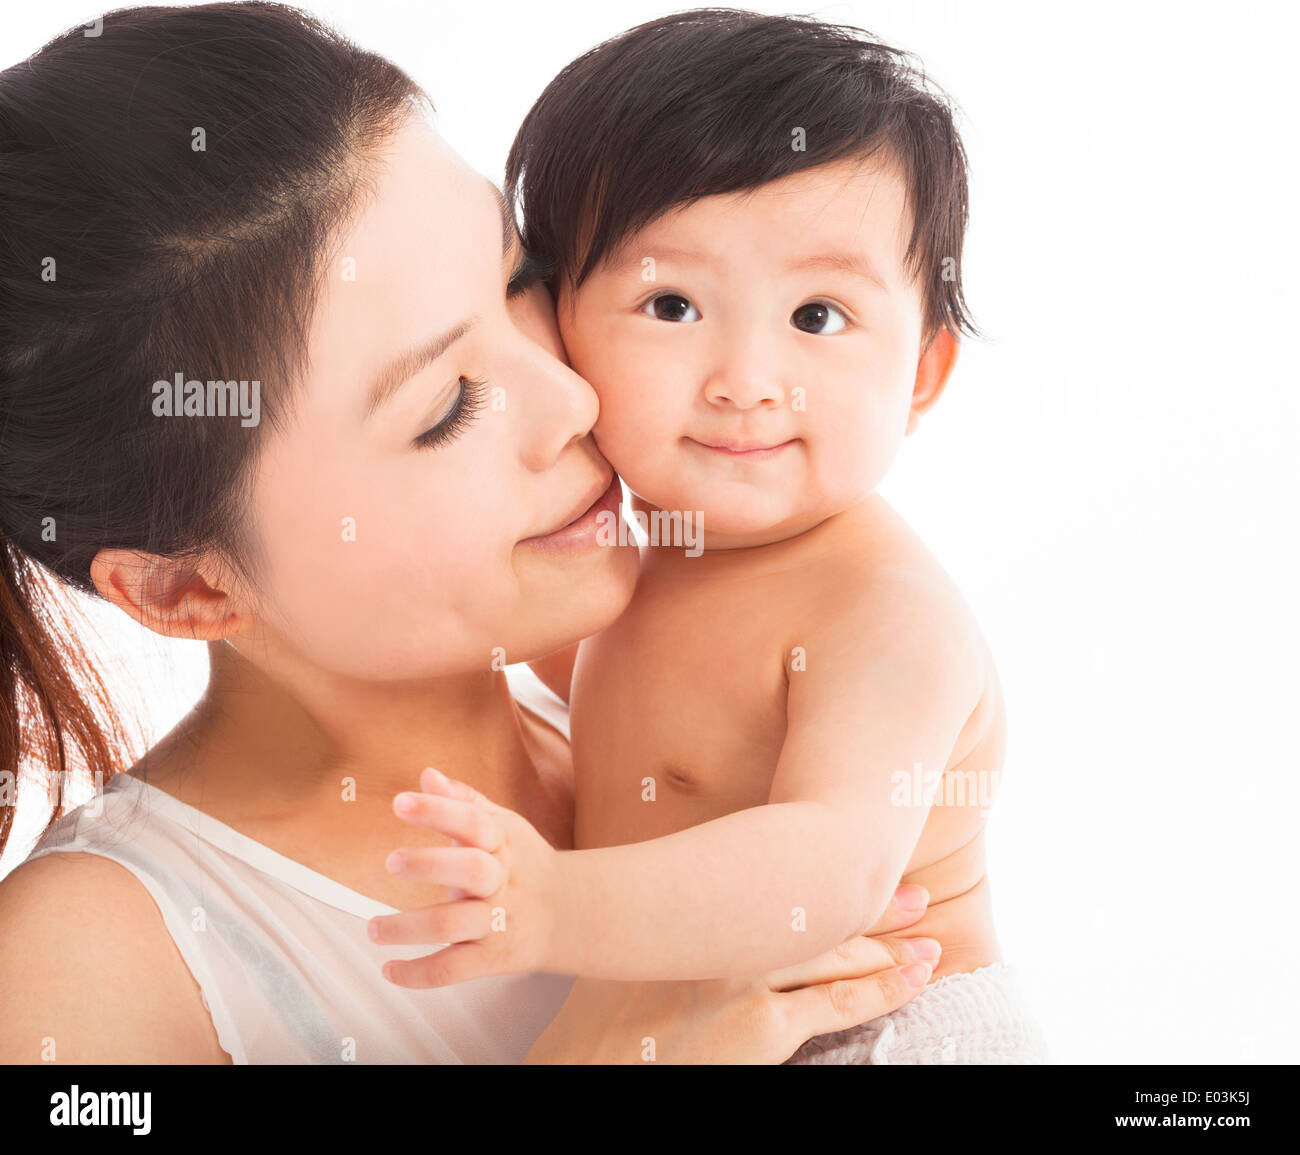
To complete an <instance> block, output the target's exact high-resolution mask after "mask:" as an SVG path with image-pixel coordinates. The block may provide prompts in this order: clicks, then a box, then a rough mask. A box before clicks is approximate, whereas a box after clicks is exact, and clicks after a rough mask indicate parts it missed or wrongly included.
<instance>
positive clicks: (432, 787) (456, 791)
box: [420, 766, 495, 814]
mask: <svg viewBox="0 0 1300 1155" xmlns="http://www.w3.org/2000/svg"><path fill="white" fill-rule="evenodd" d="M420 789H421V790H423V791H425V793H427V794H440V795H442V797H444V798H458V799H460V801H462V802H479V803H482V804H483V806H485V807H486V808H487V811H488V813H489V814H490V813H492V811H493V810H494V809H495V807H494V806H493V804H492V802H491V801H490V800H489V799H488V797H487V795H486V794H480V793H479V792H478V791H477V790H475V789H474V787H473V786H470V785H469V784H468V783H466V782H460V781H458V780H457V779H455V778H448V777H447V775H446V774H444V773H443V772H442V771H441V770H435V769H434V768H433V767H432V766H426V767H425V768H424V769H423V770H421V771H420Z"/></svg>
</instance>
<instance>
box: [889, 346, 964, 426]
mask: <svg viewBox="0 0 1300 1155" xmlns="http://www.w3.org/2000/svg"><path fill="white" fill-rule="evenodd" d="M960 350H961V342H959V341H958V340H957V338H956V337H954V336H953V335H952V333H950V332H949V331H948V330H947V329H940V330H939V331H938V332H937V333H936V334H935V335H934V337H933V338H931V340H930V344H929V345H927V346H926V348H925V352H924V353H922V354H921V359H920V361H918V362H917V365H916V382H915V384H913V386H912V410H911V412H910V413H908V415H907V429H906V430H905V431H904V434H903V435H904V436H905V437H906V436H909V435H910V434H912V433H915V432H916V430H917V427H918V426H919V425H920V424H921V414H922V413H924V412H925V411H926V410H927V409H929V408H930V407H931V406H932V405H933V404H934V403H935V402H936V401H938V400H939V396H940V395H941V394H942V393H943V389H944V386H945V385H947V384H948V377H949V375H950V374H951V373H952V370H953V366H955V365H956V364H957V354H958V352H960Z"/></svg>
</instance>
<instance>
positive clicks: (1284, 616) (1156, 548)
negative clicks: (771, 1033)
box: [0, 0, 1300, 1063]
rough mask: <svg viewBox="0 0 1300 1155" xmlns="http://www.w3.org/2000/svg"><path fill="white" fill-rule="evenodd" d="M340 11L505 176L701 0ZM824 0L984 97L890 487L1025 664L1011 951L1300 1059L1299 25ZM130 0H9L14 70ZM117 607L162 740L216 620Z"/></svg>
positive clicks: (486, 166)
mask: <svg viewBox="0 0 1300 1155" xmlns="http://www.w3.org/2000/svg"><path fill="white" fill-rule="evenodd" d="M304 6H305V7H310V8H312V9H313V10H314V11H316V12H318V13H319V14H321V15H323V16H325V17H326V18H327V19H329V20H330V21H332V22H333V23H335V24H336V25H337V26H338V27H339V28H341V29H342V30H343V31H344V32H346V33H347V34H349V35H350V36H352V38H353V39H355V40H357V41H358V42H360V43H361V44H362V45H364V46H366V47H369V48H372V49H375V50H377V51H379V52H381V53H384V54H385V55H387V56H389V57H390V58H391V59H393V60H394V61H396V62H397V63H399V64H400V65H402V66H403V67H404V68H405V69H406V70H407V71H409V72H410V73H411V74H412V75H413V76H414V77H415V78H416V80H417V81H419V82H420V83H421V84H422V85H423V86H424V87H425V88H426V89H427V90H428V91H429V92H430V94H431V95H432V96H433V98H434V101H435V103H436V104H437V106H438V108H439V111H440V117H441V124H442V127H443V130H444V132H445V134H446V135H447V137H448V138H449V139H450V140H451V141H452V143H453V144H454V145H455V146H456V147H457V148H459V149H460V151H461V152H462V153H463V154H464V155H466V156H467V157H468V158H469V159H470V160H471V161H472V162H473V163H474V164H476V165H477V166H478V167H479V168H480V169H481V170H482V171H483V172H485V173H486V174H488V175H489V176H491V177H493V178H494V179H498V178H499V177H500V175H501V170H502V166H503V163H504V159H505V154H506V150H507V148H508V146H509V143H510V140H511V137H512V135H513V132H514V129H515V127H516V126H517V124H518V123H519V120H520V119H521V117H522V116H523V114H524V113H525V111H526V110H527V109H528V107H529V105H530V103H531V102H532V100H533V99H534V98H535V97H536V95H537V94H538V93H539V92H540V90H541V89H542V87H543V86H544V85H545V83H546V82H547V81H548V80H549V79H550V78H551V76H552V75H553V74H554V73H555V72H556V71H557V70H558V69H559V68H560V67H561V66H562V65H564V64H565V63H566V62H567V61H568V60H569V59H571V58H572V57H573V56H575V55H577V54H578V53H579V52H581V51H583V50H585V49H586V48H588V47H590V46H591V45H593V44H594V43H596V42H597V41H598V40H600V39H603V38H604V37H606V36H608V35H611V34H613V33H616V32H618V31H621V30H622V29H624V28H626V27H628V26H630V25H632V24H634V23H638V22H640V21H642V20H644V19H648V18H651V17H654V16H657V15H661V14H663V13H665V12H669V11H672V10H674V8H675V7H676V6H675V5H664V4H657V3H636V2H626V0H614V2H590V3H589V2H577V0H572V2H571V0H549V2H547V3H518V4H507V3H497V2H493V0H476V2H475V3H472V4H446V5H442V4H426V3H393V2H387V3H385V2H379V0H364V2H343V0H339V2H336V3H321V4H309V5H304ZM751 6H752V7H755V8H761V9H762V10H764V11H770V12H780V11H785V10H786V8H785V7H784V5H781V4H763V3H756V4H753V5H751ZM1252 9H1253V10H1252ZM813 11H814V13H815V14H816V15H819V16H821V17H823V18H825V19H830V20H834V21H839V22H845V23H855V24H859V25H861V26H863V27H866V28H868V29H870V30H871V31H873V32H875V33H877V34H878V35H880V36H882V37H883V38H884V39H886V40H888V41H890V42H892V43H894V44H896V45H898V46H901V47H904V48H907V49H910V50H912V51H913V52H915V53H917V54H918V55H919V56H920V57H921V59H922V60H923V61H924V62H925V64H926V67H927V70H928V71H929V73H930V74H931V75H932V76H933V77H934V78H935V79H936V80H937V81H938V82H939V84H941V85H942V86H943V87H944V88H945V89H947V91H949V92H950V93H951V94H952V95H953V96H954V97H955V99H956V100H957V102H958V103H959V105H960V106H961V109H962V110H963V115H964V120H963V123H962V131H963V135H964V138H965V141H966V144H967V147H968V150H969V153H970V156H971V161H972V215H973V221H972V228H971V232H970V236H969V242H968V246H969V247H968V250H967V257H966V261H965V266H964V274H965V278H966V289H967V296H968V300H969V301H970V302H971V305H972V308H973V309H974V311H975V314H976V317H977V319H978V320H979V321H980V322H981V323H982V325H983V326H984V327H985V329H986V330H987V331H988V332H989V333H990V334H991V339H990V340H988V341H986V342H983V343H977V342H969V343H968V344H967V347H966V348H965V349H964V351H963V353H962V357H961V361H960V364H959V366H958V369H957V371H956V373H955V375H954V377H953V380H952V382H951V383H950V385H949V388H948V392H947V394H946V395H945V397H944V399H943V401H942V402H941V403H940V405H939V407H938V408H937V409H936V410H935V411H934V412H933V413H932V414H931V415H930V417H928V418H927V420H926V421H925V422H924V423H923V425H922V428H921V430H920V432H919V433H918V434H917V435H916V436H915V437H914V438H912V439H911V440H910V441H909V442H908V443H907V445H906V446H905V449H904V452H903V456H902V458H901V459H900V461H899V463H898V465H897V466H896V467H895V469H894V471H893V473H892V474H891V475H890V476H889V478H888V479H887V481H886V483H885V485H884V487H883V492H884V493H885V494H886V496H887V497H888V498H889V499H890V500H891V501H892V502H893V503H894V505H895V506H896V508H898V509H899V510H900V512H901V513H902V514H903V516H904V517H906V518H907V519H908V520H909V521H910V522H911V523H912V525H913V526H915V527H916V528H917V530H918V531H919V532H920V533H921V535H922V536H923V537H924V538H925V539H926V540H927V541H928V542H929V543H930V545H931V546H932V548H933V549H934V551H935V552H936V554H937V555H938V556H939V558H940V559H941V561H942V562H943V563H944V565H945V566H946V567H947V568H948V570H949V571H950V572H951V573H952V574H953V575H954V576H955V578H956V579H957V581H958V583H959V585H960V586H961V587H962V588H963V589H964V590H965V592H966V595H967V597H968V599H969V601H970V603H971V604H972V606H973V607H974V609H975V611H976V613H977V615H978V616H979V618H980V620H981V621H982V623H983V625H984V628H985V631H986V633H987V635H988V638H989V640H990V642H991V644H992V647H993V650H994V653H995V654H996V655H997V658H998V663H999V668H1000V670H1001V673H1002V677H1003V681H1004V684H1005V689H1006V694H1007V699H1008V704H1009V711H1010V723H1011V744H1010V751H1009V758H1008V764H1007V774H1006V776H1005V779H1004V784H1003V789H1002V793H1001V795H1000V797H999V801H998V804H997V806H996V807H995V809H994V811H993V817H992V819H991V826H990V843H991V879H992V883H993V888H994V895H995V906H996V912H997V918H998V927H999V934H1000V938H1001V941H1002V945H1003V948H1004V954H1005V956H1006V957H1007V959H1008V960H1009V961H1011V962H1014V963H1015V964H1017V965H1018V966H1019V968H1020V970H1021V972H1022V974H1023V976H1024V978H1025V981H1026V984H1027V985H1028V987H1029V989H1030V993H1031V997H1032V998H1033V1000H1034V1002H1035V1004H1036V1005H1037V1007H1038V1009H1039V1012H1040V1015H1041V1017H1042V1019H1043V1021H1044V1023H1045V1025H1046V1027H1047V1030H1048V1032H1049V1034H1050V1036H1051V1041H1052V1043H1053V1046H1054V1053H1055V1057H1056V1058H1057V1059H1059V1060H1061V1061H1079V1062H1132V1063H1184V1062H1203V1061H1221V1062H1229V1063H1234V1062H1260V1061H1294V1059H1295V1054H1294V1049H1293V1047H1292V1046H1291V1044H1293V1043H1294V1041H1295V1031H1296V1026H1297V1019H1300V1015H1298V1014H1297V1002H1298V999H1297V995H1296V993H1295V992H1296V987H1295V985H1294V982H1293V979H1292V976H1291V974H1290V972H1289V970H1288V969H1287V968H1288V967H1290V966H1292V965H1294V963H1295V960H1296V948H1297V946H1298V945H1300V942H1298V936H1297V932H1296V926H1295V913H1296V883H1297V879H1296V870H1295V866H1294V861H1295V860H1294V846H1295V838H1294V835H1293V828H1294V823H1295V822H1296V817H1297V802H1298V801H1300V799H1298V797H1297V793H1298V791H1297V777H1296V771H1297V756H1296V752H1295V719H1296V716H1297V711H1296V701H1297V697H1298V694H1297V691H1298V690H1300V685H1298V684H1297V681H1298V679H1297V673H1296V655H1297V640H1298V634H1300V631H1298V630H1297V613H1296V609H1295V598H1294V594H1295V590H1296V588H1297V584H1298V582H1297V577H1298V574H1297V568H1298V567H1297V560H1296V545H1295V538H1296V498H1297V493H1300V486H1298V485H1297V482H1298V480H1300V478H1298V473H1300V471H1298V470H1297V466H1296V452H1295V447H1296V445H1297V435H1298V434H1300V428H1298V426H1300V420H1298V413H1300V406H1298V405H1297V399H1296V391H1297V384H1298V382H1297V370H1296V362H1295V349H1294V338H1295V334H1296V328H1295V325H1294V321H1293V314H1294V311H1295V308H1296V304H1297V295H1296V273H1297V250H1298V246H1297V243H1296V241H1297V223H1296V220H1297V213H1296V187H1295V167H1296V166H1295V157H1294V153H1295V147H1296V138H1297V134H1296V125H1295V108H1296V100H1295V96H1294V91H1293V84H1292V81H1291V77H1292V76H1293V74H1294V70H1295V62H1294V51H1295V44H1296V42H1297V39H1296V34H1297V31H1298V30H1300V29H1298V28H1297V22H1296V19H1295V18H1294V17H1293V16H1291V15H1289V14H1284V13H1285V12H1286V10H1284V9H1283V8H1282V6H1280V5H1278V6H1272V5H1258V6H1250V8H1248V7H1247V6H1245V5H1240V4H1231V5H1228V4H1223V5H1220V4H1194V3H1159V4H1157V3H1146V4H1133V3H1088V4H1086V5H1085V4H1081V5H1078V6H1077V7H1068V6H1061V5H1051V6H1045V5H1039V4H1032V3H994V2H986V0H979V2H968V3H961V4H958V3H949V2H932V3H926V2H917V3H868V2H861V3H838V4H830V5H825V6H822V7H818V8H816V9H813ZM95 14H96V9H94V8H93V7H91V6H89V5H83V4H80V3H76V4H70V3H62V2H60V3H53V2H48V0H47V2H46V3H44V4H42V5H40V6H39V7H35V8H32V9H26V10H24V9H20V8H18V7H17V6H7V7H6V9H5V11H4V15H3V18H2V19H3V25H4V27H3V36H0V42H2V43H3V45H4V47H3V49H0V52H2V53H3V56H0V66H8V65H9V64H12V63H14V62H16V61H18V60H19V59H21V58H23V57H24V56H26V55H27V54H28V53H29V52H31V51H32V50H34V49H36V48H37V47H38V46H39V45H40V44H41V43H43V42H44V41H45V40H46V39H48V38H49V37H50V36H52V35H54V34H55V33H56V32H57V31H59V30H60V29H61V28H62V27H64V26H71V25H75V24H79V23H83V22H85V21H86V20H89V19H90V18H92V17H93V16H94V15H95ZM98 620H100V621H102V622H103V628H104V629H105V630H106V638H105V651H106V653H108V654H110V655H115V657H113V658H111V659H110V660H112V661H114V662H115V664H116V667H117V669H118V671H119V676H118V678H117V682H118V685H117V689H118V692H119V695H120V697H121V700H122V701H123V703H124V704H126V705H128V706H129V705H130V704H131V703H132V702H134V701H140V702H141V709H142V711H143V712H142V714H141V717H142V720H143V722H144V724H145V725H146V728H147V730H148V732H149V733H150V734H152V735H155V736H157V735H160V734H161V733H162V732H164V731H165V730H166V729H167V728H168V727H169V726H170V725H171V724H172V723H173V722H174V721H175V719H176V718H178V717H179V716H180V714H181V713H183V712H184V711H185V710H186V709H187V708H188V707H189V705H190V704H191V703H192V701H193V700H194V698H195V697H196V696H197V694H198V693H199V691H200V689H201V687H202V684H203V680H204V672H205V667H206V659H205V656H204V652H203V650H202V648H201V647H199V646H187V645H184V644H173V643H166V642H163V641H162V640H160V639H157V638H154V637H153V636H152V635H146V634H142V633H141V632H140V630H139V629H138V628H137V627H134V626H133V625H131V624H130V623H128V622H127V621H126V619H125V618H124V617H123V616H122V615H121V614H118V613H116V612H113V613H111V614H109V615H103V614H100V615H99V616H98Z"/></svg>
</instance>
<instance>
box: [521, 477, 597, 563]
mask: <svg viewBox="0 0 1300 1155" xmlns="http://www.w3.org/2000/svg"><path fill="white" fill-rule="evenodd" d="M622 501H623V486H622V484H621V483H620V482H619V480H618V474H617V473H613V472H611V473H610V479H609V484H608V485H607V486H606V487H605V489H604V490H603V491H602V492H601V493H600V495H599V496H598V497H597V498H596V499H595V500H594V501H593V502H592V503H591V504H590V505H589V506H587V508H586V509H584V510H583V511H582V512H581V513H579V514H578V515H577V516H576V517H575V518H574V519H573V520H572V521H570V522H569V523H568V524H567V525H562V526H561V527H560V528H559V529H556V530H552V531H551V532H550V533H544V534H540V535H538V536H537V537H526V538H524V539H523V541H521V542H520V543H519V544H520V545H525V546H528V547H529V548H531V549H541V550H551V551H563V552H572V551H575V550H584V549H590V548H591V547H592V546H594V545H596V544H597V542H596V533H597V531H598V530H599V529H600V527H601V521H600V517H601V514H604V513H609V514H613V515H614V517H617V516H618V508H619V505H620V504H621V503H622ZM610 524H612V523H610ZM614 540H617V537H616V538H615V539H614Z"/></svg>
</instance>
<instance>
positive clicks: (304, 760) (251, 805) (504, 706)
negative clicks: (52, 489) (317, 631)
mask: <svg viewBox="0 0 1300 1155" xmlns="http://www.w3.org/2000/svg"><path fill="white" fill-rule="evenodd" d="M209 653H210V657H211V667H212V671H211V677H210V679H209V683H208V688H207V690H206V692H205V694H204V696H203V698H202V699H201V700H200V701H199V703H198V705H196V707H195V708H194V710H193V711H192V712H191V713H190V715H189V716H188V717H187V718H186V719H185V720H184V721H183V722H181V724H180V725H178V726H177V727H176V728H175V729H174V730H173V731H172V732H171V733H169V734H168V735H167V736H166V737H165V738H164V739H163V740H162V741H161V742H160V743H158V745H157V746H155V747H154V748H153V749H152V750H151V751H150V752H149V754H148V755H146V757H145V758H144V759H142V760H141V762H140V763H139V764H138V765H137V767H136V768H135V770H134V772H135V773H137V774H138V775H140V776H141V777H144V778H146V779H147V780H148V781H149V782H150V783H151V784H153V785H155V786H158V787H159V788H160V789H163V790H165V791H167V792H168V793H170V794H174V795H176V796H177V797H179V798H181V799H182V800H183V801H185V802H188V803H190V804H191V805H193V806H196V807H198V808H199V809H202V810H205V811H207V812H208V813H211V814H213V815H214V816H215V817H218V818H220V819H221V820H222V821H225V822H228V823H230V824H231V825H234V826H236V827H237V828H238V827H239V825H240V823H241V822H243V823H251V822H277V821H283V820H285V819H290V818H292V817H293V816H302V817H304V819H305V818H306V816H307V815H309V814H310V813H311V812H313V811H317V810H318V809H319V808H320V807H322V806H326V805H328V807H329V809H330V810H332V811H333V810H337V809H338V808H337V805H336V804H337V803H338V802H339V800H340V799H345V800H349V801H355V802H356V803H358V804H359V805H358V806H357V807H356V808H355V809H354V811H353V812H354V813H355V814H356V815H357V816H358V817H360V816H361V815H362V814H368V813H372V812H383V813H386V814H390V815H391V804H392V797H393V795H394V794H396V793H398V792H399V791H401V790H414V789H419V776H420V771H421V770H422V769H424V767H426V766H434V767H436V768H437V769H439V770H441V771H442V772H443V773H445V774H447V775H448V776H450V777H453V778H458V779H461V780H462V781H465V782H468V783H469V784H470V785H472V786H474V787H475V788H476V789H478V790H481V791H482V792H483V793H484V794H486V795H488V796H489V797H490V798H492V799H493V800H494V801H497V802H500V803H502V804H503V805H506V806H509V807H511V808H512V809H519V810H521V811H522V812H523V813H525V814H528V810H529V809H530V804H532V803H533V801H534V800H535V799H536V797H537V796H538V791H539V785H540V780H541V779H542V778H546V777H548V775H547V773H546V772H547V771H548V770H549V771H550V774H549V778H551V779H553V778H554V777H555V775H554V767H539V765H538V764H537V758H536V757H535V756H536V754H537V750H536V744H535V742H533V741H530V738H529V735H528V734H526V732H525V728H524V725H522V724H521V721H520V717H519V711H518V707H517V706H516V705H515V702H514V699H513V698H512V697H511V695H510V690H509V686H508V685H507V683H506V680H505V676H504V674H503V673H501V672H483V673H475V674H465V675H457V676H452V677H444V678H437V679H430V680H426V681H421V682H360V681H356V680H345V679H340V678H335V677H327V676H324V675H322V674H319V673H316V672H307V671H303V670H295V671H293V672H292V673H293V676H292V677H290V676H286V675H287V674H288V671H287V670H286V669H283V668H282V669H277V670H276V671H275V672H268V670H267V669H265V668H263V667H260V666H258V665H255V664H254V663H253V662H250V661H249V660H248V659H246V658H244V657H243V656H241V655H240V654H239V653H238V652H237V651H236V650H235V649H234V648H233V647H231V646H228V645H225V644H224V643H219V642H218V643H213V644H212V645H211V646H210V647H209ZM552 784H553V783H552ZM542 793H547V791H546V790H543V791H542Z"/></svg>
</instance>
